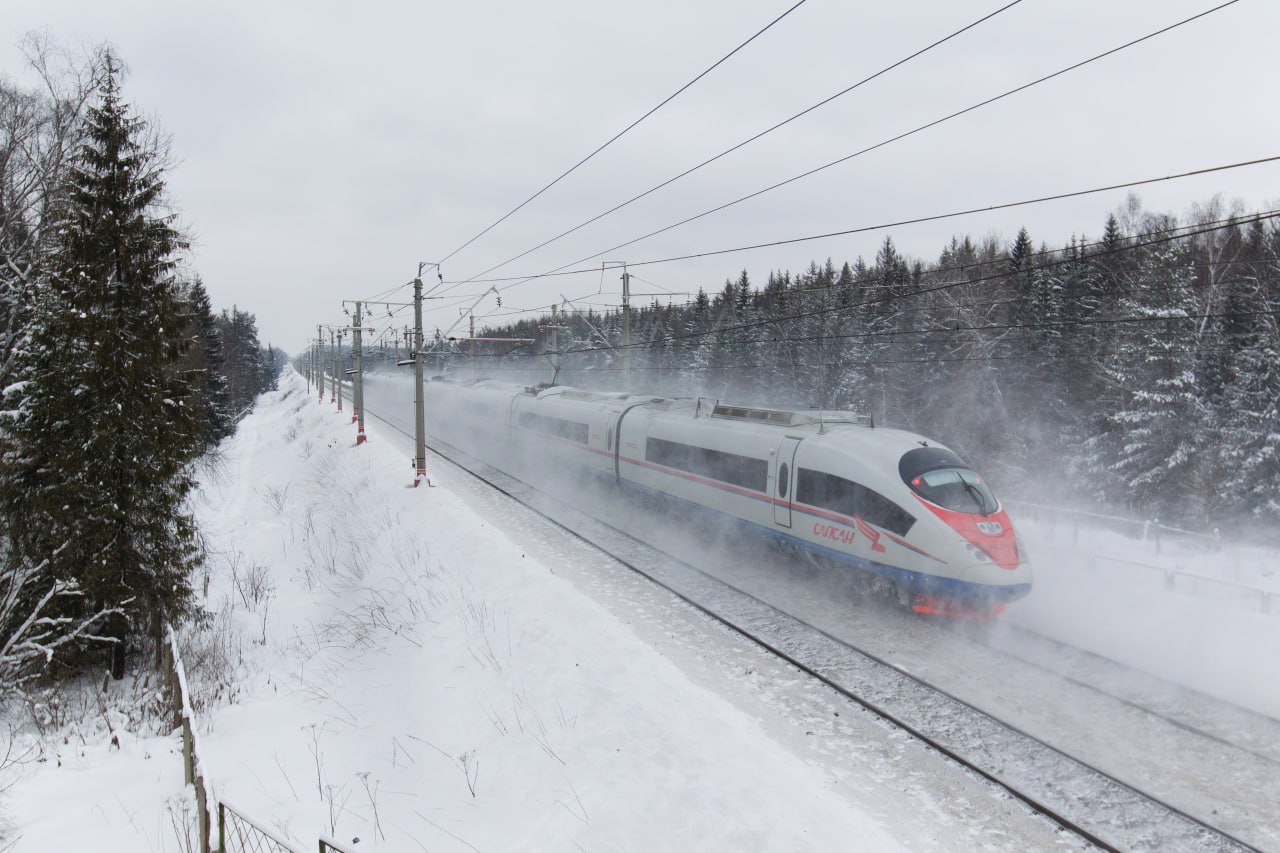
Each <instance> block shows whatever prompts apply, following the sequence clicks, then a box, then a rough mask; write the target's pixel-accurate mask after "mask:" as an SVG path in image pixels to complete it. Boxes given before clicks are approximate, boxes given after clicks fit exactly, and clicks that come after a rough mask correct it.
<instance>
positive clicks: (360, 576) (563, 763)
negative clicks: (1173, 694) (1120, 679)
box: [7, 374, 1076, 851]
mask: <svg viewBox="0 0 1280 853" xmlns="http://www.w3.org/2000/svg"><path fill="white" fill-rule="evenodd" d="M370 434H371V441H370V442H369V443H368V444H365V445H363V446H361V447H359V448H356V447H354V446H353V437H354V429H353V428H352V427H351V426H350V424H349V418H348V417H347V416H345V415H344V416H339V415H337V414H336V413H335V412H334V410H333V407H332V406H330V405H329V404H328V403H327V402H326V403H325V404H323V405H321V404H318V403H317V401H316V398H315V396H314V395H313V394H312V395H307V394H305V393H304V383H303V380H302V379H301V378H299V377H298V376H296V375H294V374H290V375H288V376H286V377H285V379H284V381H283V382H282V389H281V391H279V392H277V393H274V394H270V395H267V396H266V397H264V398H263V399H262V400H261V401H260V403H259V405H258V407H257V409H256V411H255V413H254V414H252V415H251V416H250V417H249V418H247V419H246V420H245V421H244V422H243V423H242V425H241V428H240V431H239V433H238V434H237V436H236V437H234V438H233V439H231V440H229V441H228V442H227V443H226V445H225V447H224V452H225V463H224V466H223V468H222V470H221V472H219V473H218V474H217V475H213V474H211V475H209V476H207V477H206V478H205V482H204V484H203V486H202V489H201V492H200V496H199V500H198V515H199V516H200V520H201V524H202V525H203V527H204V530H205V532H206V535H207V537H208V540H209V543H210V551H211V559H210V566H209V570H210V575H211V576H210V582H209V585H208V594H207V600H206V606H207V607H208V608H209V610H210V611H211V612H212V613H213V614H214V619H213V623H214V624H215V625H224V626H226V627H225V630H224V632H223V644H224V647H225V648H227V649H229V650H230V653H231V657H232V664H233V666H234V668H235V671H236V692H237V694H238V695H237V698H236V701H235V702H234V703H232V704H221V705H218V706H217V707H216V708H215V710H214V711H213V712H212V713H211V714H208V715H206V717H205V719H203V720H202V721H201V728H202V730H203V744H202V745H203V749H204V761H205V763H206V767H207V769H208V773H209V776H210V778H211V781H212V784H213V786H214V789H215V792H216V794H217V795H218V796H219V797H222V798H225V799H226V800H227V801H229V802H231V803H233V804H235V805H236V806H237V807H238V808H240V809H242V810H243V811H244V812H246V813H247V814H249V815H250V816H251V817H253V818H254V819H255V820H258V821H259V822H261V823H263V824H265V825H267V826H269V827H271V828H272V829H273V830H274V831H276V832H278V833H280V834H282V835H285V836H287V837H289V838H291V839H293V840H294V841H295V842H297V844H298V847H299V849H304V850H311V849H314V845H315V839H316V837H317V835H319V834H326V835H331V836H333V837H335V838H337V839H339V840H342V841H344V842H347V843H350V842H351V840H352V839H354V838H357V837H358V838H360V839H361V840H360V842H359V844H358V845H357V846H356V848H355V849H380V850H421V849H430V850H445V851H448V850H459V851H462V850H483V851H491V850H577V849H590V850H634V851H652V850H788V851H790V850H837V849H839V850H858V849H864V850H892V849H900V848H904V847H911V848H925V849H954V850H963V849H972V848H973V847H975V846H979V845H983V846H988V847H992V848H994V849H1029V848H1045V847H1051V846H1057V845H1063V846H1068V847H1074V846H1076V845H1075V843H1074V842H1073V841H1072V840H1071V839H1069V838H1067V837H1065V836H1062V835H1061V834H1059V833H1057V832H1056V831H1055V830H1054V829H1053V827H1052V826H1050V825H1049V824H1047V822H1045V821H1043V820H1042V819H1040V818H1037V817H1035V816H1032V815H1029V814H1028V813H1027V812H1026V811H1025V810H1024V809H1023V808H1022V807H1020V806H1018V805H1016V804H1014V803H1012V802H1011V801H1010V800H1009V799H1008V798H1007V797H1005V796H1002V795H1001V794H999V792H996V791H994V790H992V789H991V788H990V787H989V786H987V785H985V784H981V783H979V782H978V781H976V780H974V779H973V778H971V777H969V775H968V774H965V773H963V772H960V771H958V770H957V769H956V768H954V767H953V766H951V765H950V764H947V763H946V762H943V761H940V760H938V759H937V758H936V757H934V756H932V755H931V754H929V753H928V752H926V751H925V750H924V749H923V748H922V747H919V746H918V745H917V744H916V743H915V742H914V741H912V740H910V739H909V738H906V737H904V736H902V735H900V734H898V733H896V732H892V731H890V730H888V729H887V728H886V727H885V726H884V725H883V724H881V723H879V722H878V721H876V720H875V719H874V718H871V717H870V715H867V714H862V713H858V712H853V711H850V710H849V709H848V708H847V707H846V706H845V705H843V703H839V702H836V701H835V700H834V698H833V697H832V696H831V695H830V694H828V693H827V692H826V691H825V690H824V689H822V688H820V687H819V686H817V685H814V684H812V683H809V682H808V681H806V680H803V679H800V678H799V677H798V675H797V674H796V673H794V672H793V671H791V670H790V669H788V668H787V667H785V666H784V665H781V664H779V663H778V662H776V661H774V660H772V659H770V658H768V657H767V656H765V655H763V654H762V653H760V652H759V651H758V650H756V649H755V648H753V647H749V646H747V645H746V644H744V643H743V642H742V641H741V640H740V639H738V638H735V637H733V636H731V635H729V634H728V633H727V632H725V631H724V630H722V629H719V628H718V627H717V626H715V625H714V624H712V623H709V622H708V621H707V620H705V619H704V618H702V617H700V616H699V615H698V614H697V613H695V612H693V611H692V610H690V609H689V608H686V607H684V606H681V605H679V604H678V603H676V602H674V601H672V600H671V598H670V597H669V596H667V595H666V594H665V593H662V592H661V591H658V590H655V589H653V588H650V587H648V586H647V585H645V584H644V583H642V582H640V581H638V580H637V579H635V578H634V577H632V576H629V575H628V574H627V573H626V572H625V570H621V569H619V568H618V567H617V566H616V565H615V564H612V562H611V561H609V560H608V559H607V558H605V557H603V556H602V555H600V554H599V553H598V552H595V551H593V550H592V549H591V548H589V547H588V546H585V545H582V544H580V543H576V542H573V541H572V540H566V539H565V538H564V537H563V535H562V534H560V533H559V532H558V531H556V530H555V529H553V528H550V527H548V526H546V525H543V524H541V523H540V522H539V521H538V520H537V519H536V518H535V517H533V516H532V515H531V514H530V513H528V511H526V510H524V509H523V508H520V507H518V506H513V505H511V504H510V503H508V502H505V501H504V500H502V499H500V498H498V497H496V496H494V495H493V494H491V493H487V492H485V491H484V490H483V489H481V488H479V487H478V486H477V485H476V484H475V483H474V482H473V481H470V480H469V478H467V477H466V476H465V475H462V474H459V473H457V472H451V471H448V470H446V469H444V468H443V467H441V466H434V465H433V470H432V477H433V481H434V482H435V483H436V487H435V488H421V489H416V490H415V489H410V488H407V487H406V486H407V484H408V483H409V481H410V478H411V474H412V469H411V467H410V466H409V465H408V464H407V458H406V453H405V451H404V449H403V448H402V447H397V446H396V444H395V442H396V441H398V440H399V439H395V438H393V435H392V434H380V433H379V431H378V427H377V425H376V424H371V425H370ZM189 666H190V664H189ZM842 709H843V711H844V715H843V716H841V710H842ZM107 741H108V736H107V734H106V732H105V731H98V732H96V733H95V734H92V735H90V736H89V737H87V738H86V739H85V741H84V742H83V743H79V744H71V745H63V746H60V747H58V749H57V750H55V752H56V754H57V758H58V762H56V763H55V762H53V761H49V762H44V763H42V764H39V765H28V766H26V767H25V768H23V776H22V778H21V779H19V780H17V785H16V786H15V787H14V788H13V790H12V791H11V792H10V794H9V796H8V798H7V799H8V802H7V808H8V812H9V815H10V818H11V821H12V823H13V824H14V826H15V829H16V833H14V834H20V835H21V836H22V837H21V839H20V841H19V843H18V845H17V847H16V849H17V850H19V851H43V850H71V849H90V848H92V849H95V850H99V851H124V850H129V851H136V850H180V849H185V848H184V847H183V846H182V844H181V843H180V842H179V841H178V838H177V833H176V832H175V830H174V829H173V826H172V823H173V818H172V816H171V815H170V814H169V812H168V811H167V810H166V809H167V808H168V806H167V804H166V800H167V799H173V800H174V801H175V802H177V803H179V805H177V806H174V807H173V808H176V809H180V808H181V802H183V797H184V796H185V797H189V794H184V792H183V789H182V786H181V781H182V780H181V772H182V771H181V762H180V760H179V758H178V756H177V754H176V750H177V742H176V739H175V738H173V737H169V738H131V737H129V736H127V735H126V737H125V738H124V739H123V741H122V746H121V747H120V748H116V747H113V746H111V745H109V743H108V742H107Z"/></svg>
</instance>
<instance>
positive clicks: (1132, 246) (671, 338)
mask: <svg viewBox="0 0 1280 853" xmlns="http://www.w3.org/2000/svg"><path fill="white" fill-rule="evenodd" d="M1276 218H1280V212H1271V213H1268V214H1265V215H1259V216H1257V217H1250V218H1247V219H1244V220H1241V221H1240V222H1238V223H1237V222H1232V223H1228V224H1226V225H1214V226H1210V227H1205V228H1200V229H1198V230H1196V231H1190V232H1186V233H1183V234H1177V235H1173V236H1164V237H1160V238H1158V239H1154V240H1148V241H1146V242H1137V243H1133V242H1130V243H1127V244H1126V245H1124V246H1118V247H1116V248H1114V249H1110V250H1108V251H1106V252H1101V253H1095V254H1094V255H1092V256H1089V257H1088V258H1087V259H1088V260H1094V261H1096V260H1097V259H1098V258H1102V257H1107V256H1109V255H1113V254H1120V253H1122V252H1129V251H1134V250H1136V249H1142V248H1148V247H1150V246H1156V245H1161V244H1164V243H1169V242H1172V241H1174V240H1183V239H1186V238H1188V237H1194V236H1197V235H1200V234H1207V233H1210V232H1213V231H1220V230H1223V229H1224V228H1231V227H1234V226H1236V225H1246V224H1248V223H1250V222H1252V221H1260V222H1261V221H1268V220H1274V219H1276ZM1154 233H1163V232H1154ZM1093 245H1103V244H1102V243H1101V242H1098V243H1095V244H1093ZM1082 260H1086V258H1084V257H1081V258H1070V257H1067V258H1062V259H1059V260H1057V261H1052V262H1049V263H1046V264H1044V265H1043V266H1042V267H1041V269H1045V268H1051V267H1054V266H1061V265H1064V264H1070V263H1075V262H1077V261H1082ZM1008 275H1009V273H1008V271H1005V272H999V273H993V274H991V275H988V276H983V277H980V278H977V279H967V278H966V279H964V280H961V281H952V282H944V283H942V284H938V285H934V286H931V287H926V288H920V289H918V290H914V291H910V292H908V293H904V294H901V295H900V296H899V295H895V294H890V295H887V296H882V297H875V298H872V299H867V300H863V301H861V302H856V303H852V304H850V305H844V306H829V307H824V308H820V309H817V310H813V311H802V312H799V313H795V314H791V315H788V316H786V317H774V318H769V319H764V320H757V321H752V322H746V323H738V324H733V325H729V326H724V327H721V328H718V329H710V330H705V331H699V332H688V333H685V334H682V335H667V336H665V337H663V338H658V339H655V340H653V341H648V342H645V343H644V344H639V343H633V344H631V346H632V347H633V348H644V347H649V346H652V345H653V344H655V343H673V342H675V341H679V340H690V339H693V338H698V337H705V336H707V335H714V334H721V333H723V332H726V331H738V330H745V329H751V328H758V327H760V326H768V325H775V324H780V323H784V322H790V321H794V320H802V319H806V318H809V317H818V316H822V315H824V314H831V313H835V312H838V311H848V310H851V309H853V308H861V307H865V306H867V305H872V304H876V303H880V302H887V301H891V300H895V299H909V298H915V297H919V296H925V295H927V294H930V293H936V292H938V291H942V290H950V289H953V288H957V287H964V286H967V285H973V284H977V283H980V282H983V281H993V280H996V279H999V278H1004V277H1007V276H1008ZM600 349H617V347H612V348H606V347H594V348H588V349H583V350H577V351H583V352H587V351H594V350H600ZM570 352H575V350H566V351H565V352H564V353H562V354H568V353H570Z"/></svg>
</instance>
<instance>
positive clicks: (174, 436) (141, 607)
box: [4, 54, 199, 678]
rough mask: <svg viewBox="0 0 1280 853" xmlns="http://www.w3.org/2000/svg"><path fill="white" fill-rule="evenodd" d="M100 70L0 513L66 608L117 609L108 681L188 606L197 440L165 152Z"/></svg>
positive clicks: (39, 309)
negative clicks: (69, 604)
mask: <svg viewBox="0 0 1280 853" xmlns="http://www.w3.org/2000/svg"><path fill="white" fill-rule="evenodd" d="M103 62H104V69H103V70H104V73H103V76H102V82H101V84H100V87H99V103H98V104H97V106H96V107H94V108H92V109H91V110H90V111H89V113H88V118H87V126H86V135H85V141H84V142H83V143H82V144H81V146H80V147H79V149H78V151H77V153H76V156H75V159H74V163H73V167H72V169H71V172H70V175H69V177H68V179H67V188H66V189H67V198H68V203H67V209H66V218H65V221H64V223H63V224H62V227H61V229H60V240H59V246H58V251H57V255H56V258H55V260H54V262H53V263H52V265H51V267H50V270H49V273H48V275H47V276H45V277H44V278H43V280H42V281H41V282H40V283H39V284H40V286H39V293H38V297H37V300H36V304H35V306H34V315H35V316H34V321H33V329H32V347H31V350H30V353H29V356H28V358H29V359H30V374H29V375H30V377H31V380H30V382H29V384H28V385H27V387H26V393H27V397H26V399H25V400H24V401H23V405H22V407H21V412H20V414H19V417H18V419H17V421H16V422H15V424H14V438H15V439H16V446H17V451H16V456H15V457H13V459H12V461H13V463H14V466H13V467H14V479H15V482H14V486H15V488H12V489H9V490H6V494H5V496H4V510H5V513H6V515H7V520H8V522H9V529H10V530H11V532H12V535H13V546H14V548H15V550H16V551H17V552H18V553H19V554H20V555H21V556H22V557H24V558H26V559H27V560H28V561H29V562H30V563H31V564H38V563H40V562H41V561H44V560H48V561H50V566H51V568H52V571H53V572H54V574H55V575H56V576H58V577H60V578H66V579H73V580H75V581H77V582H78V583H79V585H80V588H81V589H82V590H84V592H85V598H84V599H83V600H82V601H81V602H80V604H79V605H78V606H81V607H83V608H85V610H86V611H93V610H96V609H99V608H102V607H119V608H122V610H123V614H124V615H123V616H121V617H119V618H116V619H114V620H113V621H112V623H111V624H109V625H107V626H106V628H105V630H104V632H103V633H104V634H105V635H106V636H108V637H109V638H111V639H112V640H114V641H115V642H114V644H113V646H112V663H111V670H112V674H113V675H114V676H115V677H117V678H118V677H121V676H122V675H123V673H124V665H125V650H126V642H127V640H128V638H129V637H130V636H136V635H138V634H139V633H141V632H142V631H146V630H151V631H152V632H154V635H156V636H158V634H159V631H160V628H161V626H162V625H163V623H164V621H165V620H167V619H176V618H180V617H181V616H183V615H184V614H185V612H186V611H187V610H188V608H189V606H190V600H191V585H190V582H189V578H190V575H191V571H192V569H193V567H194V566H195V565H196V563H197V562H198V560H199V550H198V547H197V544H196V529H195V524H194V521H193V519H192V517H191V515H190V514H189V513H188V512H187V510H186V508H185V498H186V496H187V494H188V492H189V491H190V489H191V488H192V485H193V483H192V479H191V476H190V473H189V463H190V461H191V459H192V457H193V455H194V453H195V452H196V451H197V449H198V447H199V443H198V424H197V421H196V417H195V411H194V409H195V407H194V406H192V405H191V404H190V396H191V393H190V388H189V385H188V383H187V382H186V381H185V380H184V379H183V377H182V376H181V375H180V373H179V372H178V371H177V370H176V369H175V368H176V365H177V362H178V360H179V359H180V357H181V355H182V351H183V348H184V340H183V329H184V326H185V319H186V318H185V307H184V304H183V301H182V299H181V297H180V294H179V289H178V286H177V284H176V282H175V280H174V276H173V269H174V264H175V259H174V258H175V254H176V253H177V252H178V251H179V250H180V249H182V248H183V242H182V239H181V237H180V235H179V234H178V232H177V231H176V230H175V229H174V227H173V225H172V219H173V217H172V216H171V215H166V214H165V213H164V212H163V207H162V205H163V202H164V195H163V193H164V181H163V165H164V164H163V162H162V154H163V152H162V151H161V150H159V149H158V148H157V146H156V145H155V144H154V143H152V142H150V141H149V139H150V138H149V137H148V135H147V127H146V124H145V123H144V122H143V121H142V120H141V119H139V118H137V117H135V116H134V115H132V114H131V112H130V110H129V108H128V107H127V105H126V104H125V103H124V102H123V101H122V100H121V97H120V90H119V76H120V68H119V64H118V63H117V62H116V60H115V59H114V58H113V57H112V56H111V55H110V54H107V55H106V56H105V57H104V60H103Z"/></svg>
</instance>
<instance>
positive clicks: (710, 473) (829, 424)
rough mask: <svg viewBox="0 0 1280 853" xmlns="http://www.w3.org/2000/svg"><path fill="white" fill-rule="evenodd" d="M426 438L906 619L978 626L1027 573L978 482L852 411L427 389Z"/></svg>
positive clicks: (941, 456) (516, 388)
mask: <svg viewBox="0 0 1280 853" xmlns="http://www.w3.org/2000/svg"><path fill="white" fill-rule="evenodd" d="M425 403H426V409H427V422H428V429H429V430H430V431H431V432H432V434H433V435H436V436H438V437H439V438H441V439H442V440H444V441H446V442H448V443H450V444H452V445H454V446H456V447H459V448H460V449H463V450H466V451H468V452H470V453H472V454H473V455H476V456H478V457H479V458H481V459H486V460H489V461H492V460H494V459H496V458H499V456H500V455H501V453H503V452H507V451H510V450H511V449H512V448H519V449H520V453H521V455H526V456H527V455H529V454H533V455H536V456H537V457H539V458H540V459H543V460H552V461H553V462H554V463H555V464H556V465H561V464H567V465H576V466H582V467H586V468H589V469H592V470H594V471H596V472H597V473H599V474H600V475H602V476H604V477H607V478H609V479H610V480H612V481H614V482H616V483H617V484H618V485H619V486H620V487H622V488H624V489H628V490H635V491H639V492H643V493H648V494H653V495H658V496H661V497H662V498H663V499H665V500H667V501H673V502H675V503H676V504H678V505H681V506H683V507H687V508H690V509H694V510H697V511H700V512H702V513H707V514H710V515H713V516H717V517H719V518H721V519H724V520H729V521H731V522H733V523H736V524H741V525H746V526H748V527H750V528H752V529H754V530H757V531H761V532H764V533H766V534H767V535H769V536H770V537H773V538H774V539H776V540H777V541H779V542H780V543H783V544H784V545H786V546H789V548H791V549H795V550H796V551H797V552H798V553H803V554H805V555H806V556H809V557H812V558H814V559H815V561H816V562H820V563H822V564H825V565H834V566H838V567H848V568H852V569H856V570H857V572H858V579H859V580H860V581H863V582H865V585H866V586H869V587H871V588H882V589H887V590H890V591H892V593H893V594H894V595H895V596H896V597H897V600H898V601H899V602H900V603H901V604H903V605H905V606H907V607H910V608H912V609H914V610H915V611H916V612H919V613H928V614H939V615H946V616H960V617H974V618H989V617H991V616H993V615H995V614H996V613H999V612H1000V611H1001V610H1002V609H1003V608H1004V606H1005V605H1006V604H1007V603H1008V602H1011V601H1014V600H1016V599H1018V598H1021V597H1022V596H1024V595H1026V594H1027V593H1028V592H1030V590H1031V566H1030V564H1029V562H1028V561H1027V559H1026V556H1025V554H1024V553H1023V550H1022V548H1021V546H1020V543H1019V541H1018V538H1017V535H1016V534H1015V532H1014V530H1013V526H1012V525H1011V524H1010V523H1009V517H1008V515H1007V514H1006V513H1005V510H1004V508H1003V507H1002V506H1001V504H1000V502H999V500H997V499H996V497H995V495H994V494H992V492H991V490H990V489H989V488H988V487H987V485H986V483H985V482H984V481H983V479H982V478H981V477H980V476H979V475H978V474H977V473H975V472H974V471H973V470H972V469H971V468H970V467H969V465H967V464H966V463H965V462H963V461H962V460H961V459H960V457H959V456H957V455H956V454H955V453H953V452H952V451H951V450H949V449H947V448H946V447H944V446H942V445H939V444H935V443H934V442H932V441H929V440H927V439H925V438H923V437H921V436H919V435H916V434H914V433H910V432H905V431H902V430H897V429H885V428H879V427H875V426H873V425H871V424H870V423H868V421H867V420H866V419H865V418H862V417H860V416H857V415H854V414H853V413H850V412H822V411H812V410H803V409H799V410H797V409H785V408H777V409H774V408H767V409H766V408H757V407H751V406H740V405H732V404H726V403H721V402H718V401H709V400H706V399H701V398H665V397H655V396H652V395H644V394H621V393H603V392H596V391H584V390H578V389H574V388H567V387H561V386H552V387H542V388H537V387H535V388H530V387H525V386H520V385H511V384H505V383H499V382H494V381H491V380H483V379H482V380H473V381H469V382H455V381H452V380H448V379H440V378H436V379H433V380H431V381H430V382H428V383H427V386H426V397H425Z"/></svg>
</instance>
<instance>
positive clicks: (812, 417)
mask: <svg viewBox="0 0 1280 853" xmlns="http://www.w3.org/2000/svg"><path fill="white" fill-rule="evenodd" d="M438 381H444V382H455V380H451V379H439V380H438ZM455 384H458V385H464V386H470V387H476V388H484V389H489V390H493V391H498V392H506V393H510V394H512V395H517V394H523V395H527V396H530V397H536V398H537V399H540V400H541V399H549V398H556V399H561V400H567V401H574V402H586V403H599V404H603V405H614V406H618V405H635V406H637V407H641V408H645V409H650V410H654V411H661V412H670V413H672V414H676V413H680V414H685V415H686V416H687V415H692V416H693V417H694V418H707V419H711V420H721V421H735V422H739V423H742V424H744V425H745V424H751V425H754V427H755V428H754V429H753V430H752V432H756V431H758V430H764V431H771V430H772V429H778V430H786V429H791V430H795V431H798V432H801V433H806V434H810V435H813V434H816V435H821V436H823V438H824V440H825V441H832V442H834V445H833V446H844V447H846V448H853V447H859V448H861V449H862V450H863V451H864V452H879V453H885V452H890V453H894V452H896V453H905V452H907V451H908V450H911V449H913V448H916V447H938V448H942V449H947V448H946V445H944V444H940V443H938V442H934V441H931V440H929V439H926V438H925V437H924V436H922V435H919V434H917V433H914V432H910V431H908V430H902V429H895V428H891V427H877V426H875V424H874V423H873V422H872V419H871V417H870V416H869V415H864V414H862V413H859V412H851V411H842V410H828V409H802V408H793V407H787V406H778V407H767V408H766V407H762V406H756V405H751V404H745V403H741V404H740V403H726V402H721V401H719V400H714V399H710V398H707V397H661V396H657V395H654V394H634V393H628V392H623V391H590V390H586V389H582V388H574V387H572V386H568V385H532V386H530V385H517V384H515V383H509V382H499V381H496V380H492V379H472V380H465V381H462V382H456V383H455Z"/></svg>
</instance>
